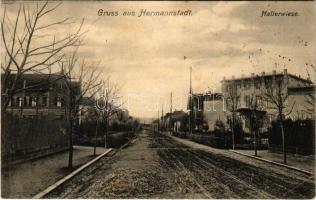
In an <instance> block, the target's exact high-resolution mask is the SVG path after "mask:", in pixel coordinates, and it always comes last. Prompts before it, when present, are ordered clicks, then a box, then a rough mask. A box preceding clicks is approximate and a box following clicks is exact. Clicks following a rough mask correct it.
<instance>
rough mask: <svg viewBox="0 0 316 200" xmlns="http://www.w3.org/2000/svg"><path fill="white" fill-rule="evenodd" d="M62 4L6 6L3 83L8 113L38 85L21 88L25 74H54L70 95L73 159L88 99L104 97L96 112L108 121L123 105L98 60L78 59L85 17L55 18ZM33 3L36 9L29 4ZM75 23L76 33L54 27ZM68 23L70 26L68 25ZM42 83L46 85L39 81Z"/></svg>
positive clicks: (2, 91) (70, 150) (70, 156)
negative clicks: (14, 8)
mask: <svg viewBox="0 0 316 200" xmlns="http://www.w3.org/2000/svg"><path fill="white" fill-rule="evenodd" d="M60 5H61V3H59V4H57V5H50V4H49V3H48V2H45V3H36V5H24V4H21V5H20V6H19V8H18V9H17V12H15V13H12V12H8V10H7V8H6V7H4V12H3V16H2V21H1V36H2V40H1V43H2V46H3V47H4V51H2V54H1V58H2V62H1V70H2V73H3V78H2V82H1V101H2V109H1V110H2V111H6V110H7V108H8V105H9V103H10V101H12V98H13V96H14V95H16V94H17V93H20V92H23V91H27V90H30V89H32V88H35V87H37V86H38V85H37V84H36V85H28V86H27V87H23V88H21V87H19V86H18V83H19V82H21V80H22V79H23V75H25V74H29V73H35V74H48V75H49V76H48V79H49V78H50V76H51V75H52V74H53V73H52V72H57V71H58V72H59V73H54V76H58V78H57V79H53V80H50V81H62V82H63V83H64V85H65V86H66V88H65V89H64V90H65V91H64V92H65V93H66V94H67V99H66V100H65V103H66V106H65V111H66V114H67V123H68V134H69V161H68V167H72V160H73V129H74V125H75V122H76V120H77V119H78V116H79V114H80V113H81V114H82V112H83V110H82V109H81V108H82V107H80V106H79V105H82V104H83V103H84V102H83V101H82V100H83V98H84V97H88V99H90V100H92V101H93V100H95V99H96V96H97V95H102V96H103V103H104V104H105V105H106V106H105V109H104V110H102V111H101V110H96V114H97V115H98V116H99V118H102V119H103V120H108V119H109V117H111V115H113V114H114V113H115V112H116V110H117V109H118V108H119V107H121V106H122V104H121V103H119V102H120V101H119V98H120V97H119V95H118V91H119V90H118V88H117V87H116V86H114V85H110V84H109V80H103V79H102V72H101V71H100V70H99V63H98V62H86V61H85V59H84V58H79V57H78V51H79V48H80V46H82V45H83V39H84V36H85V35H86V32H85V31H83V25H84V19H82V21H81V22H80V23H77V26H76V23H75V22H74V21H72V20H71V19H70V18H63V19H59V20H56V21H52V16H53V15H56V10H57V9H58V7H59V6H60ZM30 7H32V8H30ZM70 24H71V25H75V26H74V27H76V28H75V29H74V30H73V31H72V32H68V33H65V34H64V35H62V34H60V33H58V32H57V31H55V30H56V29H58V28H64V29H65V30H68V29H69V25H70ZM66 27H67V29H66ZM106 82H107V84H105V83H106ZM38 84H41V83H38Z"/></svg>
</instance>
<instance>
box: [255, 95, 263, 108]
mask: <svg viewBox="0 0 316 200" xmlns="http://www.w3.org/2000/svg"><path fill="white" fill-rule="evenodd" d="M256 100H257V105H258V106H259V107H260V106H263V105H262V98H261V96H256Z"/></svg>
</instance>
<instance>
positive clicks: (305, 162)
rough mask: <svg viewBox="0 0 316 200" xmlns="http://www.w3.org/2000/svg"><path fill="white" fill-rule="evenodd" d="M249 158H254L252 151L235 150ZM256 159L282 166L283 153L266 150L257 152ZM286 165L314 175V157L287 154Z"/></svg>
mask: <svg viewBox="0 0 316 200" xmlns="http://www.w3.org/2000/svg"><path fill="white" fill-rule="evenodd" d="M235 151H237V152H240V153H244V154H247V155H250V156H254V155H255V153H254V150H235ZM258 157H259V158H263V159H266V160H269V161H273V162H277V163H281V164H283V153H274V152H269V151H268V150H258ZM286 158H287V165H289V166H293V167H296V168H299V169H303V170H306V171H308V172H311V173H315V155H306V156H304V155H296V154H290V153H287V156H286Z"/></svg>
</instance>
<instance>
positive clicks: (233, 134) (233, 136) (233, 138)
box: [232, 112, 235, 150]
mask: <svg viewBox="0 0 316 200" xmlns="http://www.w3.org/2000/svg"><path fill="white" fill-rule="evenodd" d="M232 146H233V150H235V113H234V112H233V120H232Z"/></svg>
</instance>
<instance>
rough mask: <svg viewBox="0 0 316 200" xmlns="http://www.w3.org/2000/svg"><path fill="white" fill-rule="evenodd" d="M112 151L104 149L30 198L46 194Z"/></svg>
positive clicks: (37, 197) (41, 196)
mask: <svg viewBox="0 0 316 200" xmlns="http://www.w3.org/2000/svg"><path fill="white" fill-rule="evenodd" d="M111 151H112V149H108V150H107V151H105V152H104V153H103V154H101V155H99V156H98V157H96V158H94V159H93V160H91V161H89V162H88V163H86V164H84V165H83V166H81V167H79V168H78V169H76V170H75V171H73V172H71V173H70V174H68V175H67V176H65V177H64V178H62V179H60V180H59V181H57V182H56V183H54V184H53V185H51V186H49V187H48V188H46V189H45V190H43V191H42V192H40V193H38V194H36V195H35V196H34V197H32V199H41V198H43V197H44V196H46V195H47V194H48V193H50V192H52V191H53V190H55V189H56V188H57V187H59V186H60V185H62V184H63V183H65V182H66V181H68V180H70V179H71V178H72V177H74V176H75V175H77V174H78V173H79V172H81V171H82V170H84V169H85V168H87V167H89V166H90V165H91V164H93V163H94V162H96V161H97V160H99V159H100V158H102V157H103V156H105V155H106V154H108V153H110V152H111Z"/></svg>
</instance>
